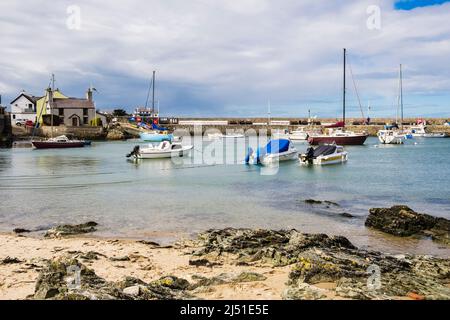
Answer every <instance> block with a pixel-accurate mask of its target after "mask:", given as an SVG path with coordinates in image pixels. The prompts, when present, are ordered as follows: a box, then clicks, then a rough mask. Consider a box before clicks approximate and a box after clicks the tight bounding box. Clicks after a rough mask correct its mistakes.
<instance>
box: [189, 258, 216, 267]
mask: <svg viewBox="0 0 450 320" xmlns="http://www.w3.org/2000/svg"><path fill="white" fill-rule="evenodd" d="M189 265H190V266H197V267H210V268H211V267H214V266H217V265H221V264H220V263H216V262H211V261H209V260H208V259H189Z"/></svg>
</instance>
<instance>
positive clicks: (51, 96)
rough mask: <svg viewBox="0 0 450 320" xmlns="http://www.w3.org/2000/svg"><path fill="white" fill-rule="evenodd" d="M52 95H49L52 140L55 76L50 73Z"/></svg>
mask: <svg viewBox="0 0 450 320" xmlns="http://www.w3.org/2000/svg"><path fill="white" fill-rule="evenodd" d="M50 90H51V91H52V94H51V95H50V101H49V103H50V119H51V120H50V125H51V127H52V130H51V137H52V138H53V93H54V92H55V75H54V74H53V73H52V87H51V89H50Z"/></svg>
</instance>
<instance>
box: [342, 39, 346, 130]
mask: <svg viewBox="0 0 450 320" xmlns="http://www.w3.org/2000/svg"><path fill="white" fill-rule="evenodd" d="M346 55H347V49H345V48H344V86H343V90H342V121H343V122H344V127H345V65H346Z"/></svg>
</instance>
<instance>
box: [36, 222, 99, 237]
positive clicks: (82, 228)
mask: <svg viewBox="0 0 450 320" xmlns="http://www.w3.org/2000/svg"><path fill="white" fill-rule="evenodd" d="M97 225H98V223H96V222H94V221H89V222H86V223H82V224H76V225H71V224H64V225H61V226H56V227H54V228H52V229H50V230H48V231H47V232H46V233H45V235H44V236H45V237H46V238H61V237H65V236H73V235H78V234H84V233H90V232H95V231H97V229H96V228H95V227H96V226H97Z"/></svg>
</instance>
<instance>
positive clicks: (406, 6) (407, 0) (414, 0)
mask: <svg viewBox="0 0 450 320" xmlns="http://www.w3.org/2000/svg"><path fill="white" fill-rule="evenodd" d="M446 2H450V0H401V1H396V2H395V9H397V10H412V9H415V8H418V7H428V6H434V5H438V4H443V3H446Z"/></svg>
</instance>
